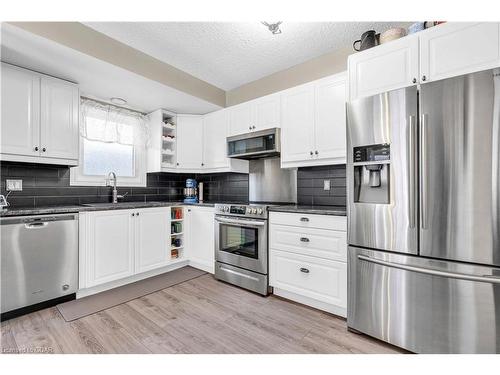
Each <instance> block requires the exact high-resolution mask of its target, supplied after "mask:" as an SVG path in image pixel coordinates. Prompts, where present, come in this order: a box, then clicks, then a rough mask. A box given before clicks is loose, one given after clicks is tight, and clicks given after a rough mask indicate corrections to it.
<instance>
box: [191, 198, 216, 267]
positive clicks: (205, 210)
mask: <svg viewBox="0 0 500 375" xmlns="http://www.w3.org/2000/svg"><path fill="white" fill-rule="evenodd" d="M186 211H187V215H186V219H187V222H186V228H185V231H186V232H187V233H186V235H187V237H186V238H187V244H186V245H187V251H188V254H189V255H188V257H189V264H190V265H191V266H193V267H196V268H199V269H202V270H204V271H206V272H210V273H214V268H215V267H214V265H215V264H214V263H215V248H214V243H215V241H214V209H213V208H212V207H189V208H188V209H187V210H186Z"/></svg>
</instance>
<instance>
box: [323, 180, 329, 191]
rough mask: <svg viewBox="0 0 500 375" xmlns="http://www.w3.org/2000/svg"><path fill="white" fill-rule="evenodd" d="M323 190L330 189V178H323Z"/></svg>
mask: <svg viewBox="0 0 500 375" xmlns="http://www.w3.org/2000/svg"><path fill="white" fill-rule="evenodd" d="M323 190H330V180H323Z"/></svg>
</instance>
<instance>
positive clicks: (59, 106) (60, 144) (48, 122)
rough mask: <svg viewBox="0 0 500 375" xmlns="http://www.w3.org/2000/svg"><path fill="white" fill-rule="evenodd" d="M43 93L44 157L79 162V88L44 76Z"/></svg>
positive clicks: (42, 127)
mask: <svg viewBox="0 0 500 375" xmlns="http://www.w3.org/2000/svg"><path fill="white" fill-rule="evenodd" d="M41 94H42V95H41V127H40V129H41V133H40V145H41V147H42V149H41V152H42V156H46V157H53V158H63V159H78V146H79V139H78V134H79V132H78V115H79V101H80V96H79V91H78V86H76V85H73V84H70V83H67V82H64V81H61V80H59V79H55V78H51V77H42V81H41Z"/></svg>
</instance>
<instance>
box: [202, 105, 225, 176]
mask: <svg viewBox="0 0 500 375" xmlns="http://www.w3.org/2000/svg"><path fill="white" fill-rule="evenodd" d="M228 115H229V112H228V111H227V110H220V111H217V112H213V113H209V114H207V115H205V116H204V118H203V164H204V168H206V169H211V168H224V167H227V166H228V165H229V161H228V158H227V144H226V137H227V130H228V125H229V118H228Z"/></svg>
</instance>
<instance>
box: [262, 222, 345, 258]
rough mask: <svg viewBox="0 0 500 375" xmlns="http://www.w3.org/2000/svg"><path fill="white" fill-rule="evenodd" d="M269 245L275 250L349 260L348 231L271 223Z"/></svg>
mask: <svg viewBox="0 0 500 375" xmlns="http://www.w3.org/2000/svg"><path fill="white" fill-rule="evenodd" d="M269 247H270V248H271V249H273V250H282V251H289V252H293V253H297V254H304V255H310V256H315V257H320V258H327V259H333V260H340V261H344V262H345V261H346V260H347V233H346V232H344V231H336V230H326V229H316V228H297V227H293V226H287V225H275V224H271V226H270V227H269Z"/></svg>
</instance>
